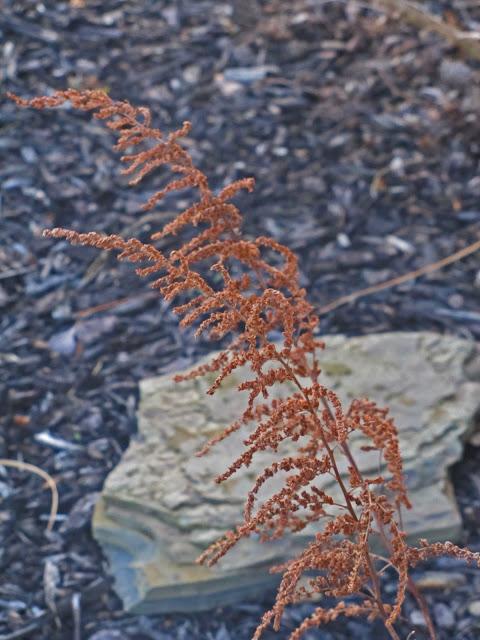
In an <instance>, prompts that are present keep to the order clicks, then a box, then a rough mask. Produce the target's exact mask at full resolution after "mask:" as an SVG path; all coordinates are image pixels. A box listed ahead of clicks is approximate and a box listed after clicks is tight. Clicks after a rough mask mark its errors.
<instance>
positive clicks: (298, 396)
mask: <svg viewBox="0 0 480 640" xmlns="http://www.w3.org/2000/svg"><path fill="white" fill-rule="evenodd" d="M11 97H12V98H13V99H14V100H15V101H16V102H17V104H19V105H21V106H31V107H35V108H37V109H44V108H47V107H57V106H60V105H62V104H64V103H65V102H66V101H70V103H71V104H72V106H73V107H75V108H77V109H80V110H83V111H93V112H94V115H95V117H96V118H98V119H101V120H104V121H105V122H106V125H107V126H108V127H109V128H110V129H112V130H113V131H114V132H115V133H116V134H117V135H118V142H117V144H116V147H115V148H116V149H117V150H119V151H122V152H124V154H125V155H123V157H122V161H123V162H124V163H125V165H126V167H125V169H124V170H123V173H124V174H126V175H129V176H131V179H130V183H131V184H133V185H135V184H138V183H139V182H140V181H141V180H142V179H143V178H144V177H145V176H146V175H148V174H150V173H151V172H152V171H153V170H155V169H158V168H160V167H164V166H165V165H166V166H168V167H169V168H170V170H171V171H172V172H173V173H174V174H175V178H174V179H173V180H171V181H170V182H168V183H167V184H166V185H165V186H164V187H163V188H162V189H161V190H160V191H158V192H156V193H155V194H154V195H153V196H151V197H150V198H149V200H148V201H147V203H146V204H145V205H144V209H152V208H153V207H155V206H156V205H157V204H158V203H159V202H160V200H161V199H162V198H163V197H164V196H165V195H166V194H167V193H170V192H172V191H177V190H181V189H186V188H190V189H191V188H193V189H195V190H196V191H197V192H198V194H199V199H198V200H197V202H195V203H194V204H193V205H191V206H190V207H188V208H187V209H186V210H184V211H183V212H181V213H180V214H179V215H178V216H177V217H176V218H175V219H174V220H173V221H171V222H170V223H168V224H167V225H166V226H165V227H164V228H163V229H162V230H161V231H158V232H156V233H154V234H153V235H152V236H151V240H152V242H151V243H144V242H141V241H140V240H137V239H135V238H129V239H123V238H122V237H120V236H118V235H109V236H105V235H102V234H99V233H96V232H88V233H79V232H77V231H73V230H68V229H59V228H56V229H51V230H48V231H46V232H45V235H46V236H47V237H52V238H66V239H67V240H69V241H70V242H72V243H79V244H83V245H88V246H94V247H98V248H100V249H107V250H112V249H113V250H116V251H118V252H119V256H118V258H119V259H120V260H126V261H129V262H133V263H136V264H138V267H137V273H138V274H139V275H140V276H151V275H152V274H154V275H155V280H154V281H153V282H152V284H151V286H152V287H153V288H154V289H158V290H159V292H160V294H161V295H162V296H163V297H164V298H165V299H166V300H168V301H172V300H174V299H176V300H177V301H178V304H177V306H176V308H175V311H176V313H177V314H178V315H179V316H180V317H181V320H180V324H181V325H182V326H190V325H195V326H196V327H197V334H198V335H200V334H202V333H207V334H208V335H209V336H210V337H211V338H213V339H225V338H226V337H229V339H230V343H229V344H228V345H227V346H226V347H225V348H224V349H223V351H221V353H220V355H219V356H217V357H216V358H215V359H213V360H212V361H211V362H210V364H208V365H206V366H201V367H198V368H197V369H196V370H194V371H193V372H192V373H190V374H189V376H191V377H195V376H201V375H203V374H205V373H207V372H210V373H211V372H213V373H215V380H214V382H213V384H212V385H211V387H210V389H209V391H208V393H210V394H213V393H214V392H215V391H216V390H217V389H218V388H219V387H220V385H221V384H222V381H223V380H224V379H225V378H227V377H228V376H229V374H230V373H231V372H232V371H234V370H235V369H236V368H237V367H240V366H242V365H248V366H249V367H250V370H251V373H252V375H251V379H249V380H248V381H246V382H244V383H242V384H241V385H240V386H239V392H242V391H245V392H246V396H247V402H246V408H245V410H244V412H243V414H242V415H241V416H239V418H238V420H236V421H235V422H234V423H232V424H231V425H229V426H227V427H226V428H225V430H224V432H223V434H222V435H221V436H219V437H217V438H215V439H214V440H212V441H211V442H210V443H208V444H207V445H206V447H205V448H204V450H203V452H200V455H201V454H202V453H204V452H205V451H206V450H208V449H209V448H210V447H211V446H212V445H214V444H215V442H217V441H218V440H220V439H223V438H225V437H227V436H228V435H229V434H230V433H232V432H233V431H236V430H238V429H239V428H240V427H242V426H243V427H246V428H249V429H250V435H249V436H248V437H247V438H246V439H245V449H244V451H243V452H242V453H241V454H240V455H239V456H238V458H237V459H236V460H234V461H233V462H232V464H231V465H230V467H229V468H228V469H227V470H226V471H225V472H224V473H223V474H221V475H220V476H219V477H218V478H217V479H216V481H217V482H224V481H226V480H227V479H228V478H230V477H231V476H232V475H233V474H234V473H236V472H237V471H239V470H240V469H241V468H242V467H245V466H248V465H249V464H250V462H251V460H252V458H253V456H255V455H256V454H257V453H258V452H259V451H265V450H273V451H274V452H276V451H278V448H279V446H280V445H281V443H282V441H283V440H285V439H292V440H293V441H295V442H298V453H297V454H296V455H294V456H289V457H283V458H282V457H281V456H279V459H278V461H276V462H275V463H273V464H272V465H270V466H269V467H268V468H266V469H265V470H264V471H263V472H262V474H261V475H260V476H259V477H258V478H257V481H256V483H255V485H254V487H253V488H252V489H251V490H250V492H249V494H248V496H246V503H245V509H244V518H243V521H242V522H241V523H240V524H239V525H238V526H237V527H236V529H235V530H233V531H229V532H228V533H227V534H226V535H225V536H224V537H223V538H222V539H221V540H219V541H218V542H216V543H214V544H213V545H212V546H211V547H209V548H208V549H207V550H206V551H205V552H204V553H203V554H202V556H201V557H200V558H199V562H203V563H207V564H209V565H211V564H214V563H216V562H217V561H218V560H220V559H221V558H222V557H223V556H224V555H225V554H226V553H227V552H228V550H229V549H231V548H232V547H233V546H234V545H235V544H236V543H237V542H238V541H239V540H241V539H242V538H244V537H247V536H250V535H252V534H256V535H258V536H259V537H260V538H261V539H262V540H264V541H265V540H271V539H275V538H278V537H280V536H282V535H284V534H285V533H286V532H287V531H295V532H296V531H301V530H303V529H305V527H306V526H307V525H309V524H310V523H312V522H314V523H316V524H317V526H318V532H317V533H316V535H315V537H314V539H313V540H312V542H311V543H310V544H309V545H308V546H307V548H306V549H305V550H304V551H303V552H302V553H301V554H300V555H299V557H297V558H294V559H292V560H291V561H289V562H287V563H286V564H285V565H283V566H281V567H277V568H276V571H280V572H282V574H283V576H282V580H281V584H280V587H279V590H278V593H277V598H276V602H275V604H274V606H273V608H272V609H271V610H270V611H268V612H267V613H266V614H265V615H264V617H263V619H262V621H261V623H260V625H259V626H258V628H257V630H256V632H255V634H254V638H255V639H258V638H260V636H261V635H262V632H263V631H264V630H265V629H266V628H267V627H268V626H269V625H270V624H273V626H274V628H275V629H278V628H279V626H280V621H281V618H282V614H283V611H284V609H285V607H286V606H287V605H289V604H291V603H295V602H297V601H299V600H300V599H303V598H305V596H309V595H312V594H324V595H325V596H330V597H334V598H336V599H337V604H336V605H335V606H333V607H332V608H327V607H324V606H319V607H318V608H317V609H316V610H315V612H314V613H313V615H312V616H310V617H309V618H307V619H306V620H304V621H303V622H302V623H301V624H300V626H299V627H298V628H297V629H296V630H295V631H293V633H292V634H291V636H290V638H291V640H297V639H298V638H300V637H301V636H302V634H303V633H304V632H305V631H307V630H308V629H310V628H312V627H317V626H319V625H321V624H324V623H328V622H330V621H332V620H335V619H336V618H337V617H339V616H358V615H362V616H367V618H369V619H371V620H373V619H375V618H379V619H381V620H383V622H384V624H385V626H386V628H387V630H388V632H389V634H390V636H391V637H392V638H394V639H397V638H399V635H398V633H397V631H396V630H395V623H396V621H397V620H398V617H399V616H400V613H401V609H402V604H403V602H404V599H405V594H406V591H407V590H410V592H411V593H412V595H413V596H414V597H415V598H416V599H417V602H418V605H419V606H420V608H421V610H422V612H423V613H424V616H425V619H426V621H427V625H428V629H429V633H430V637H431V638H435V631H434V628H433V624H432V622H431V619H430V617H429V615H428V612H427V610H426V607H425V605H424V602H423V599H422V598H421V596H420V595H419V593H418V592H417V590H416V589H415V585H414V584H413V582H412V580H411V577H410V575H409V572H410V569H411V567H414V566H415V565H416V564H417V563H419V562H421V561H424V560H426V559H427V558H429V557H434V556H437V555H441V554H450V555H453V556H456V557H458V558H462V559H464V560H465V561H466V562H468V563H473V562H475V563H477V564H479V565H480V554H478V553H477V554H476V553H473V552H470V551H468V550H465V549H461V548H459V547H457V546H455V545H453V544H452V543H449V542H446V543H442V544H440V543H435V544H429V543H428V542H426V541H423V542H422V543H421V546H420V547H418V548H417V547H409V546H408V545H407V542H406V539H405V533H404V532H403V531H402V527H401V524H400V523H401V509H402V508H406V509H408V508H409V507H410V503H409V500H408V496H407V492H406V489H405V484H404V479H403V472H402V459H401V455H400V450H399V445H398V438H397V431H396V428H395V425H394V424H393V421H392V420H391V418H389V416H388V410H387V409H382V408H379V407H377V406H376V405H375V404H374V403H372V402H369V401H367V400H361V399H356V400H353V402H352V403H351V405H350V406H349V407H347V408H345V407H343V406H342V405H341V402H340V400H339V398H338V397H337V395H336V394H335V393H334V392H333V391H332V390H330V389H327V388H325V387H324V386H323V385H322V384H321V382H320V374H321V369H320V365H319V362H318V360H317V357H316V350H317V348H319V347H322V346H323V344H322V343H321V341H319V340H318V339H317V337H316V332H317V327H318V319H317V316H316V315H315V313H314V311H313V308H312V306H311V305H310V304H309V302H308V301H307V299H306V292H305V290H304V289H303V288H302V287H301V286H300V284H299V275H298V270H297V261H296V258H295V256H294V255H293V254H292V252H291V251H290V250H289V249H288V248H287V247H285V246H283V245H281V244H279V243H278V242H276V241H274V240H273V239H271V238H267V237H259V238H255V239H253V240H248V239H245V238H244V237H242V235H241V223H242V216H241V214H240V212H239V210H238V209H237V207H236V206H235V205H233V204H232V203H231V199H232V198H233V196H235V194H236V193H237V192H238V191H239V190H240V189H247V190H248V191H250V190H251V189H252V188H253V180H251V179H243V180H239V181H237V182H233V183H232V184H230V185H228V186H226V187H225V188H223V189H222V190H221V191H220V192H219V193H218V194H215V193H214V192H213V191H212V190H211V189H210V187H209V183H208V180H207V178H206V176H205V175H204V174H203V173H202V172H201V171H200V170H199V169H197V168H196V167H195V166H194V164H193V161H192V158H191V156H190V155H189V153H188V152H187V151H186V150H185V149H184V148H183V147H182V146H181V145H180V142H179V141H180V139H181V138H182V137H184V136H186V135H187V134H188V133H189V131H190V125H189V123H188V122H186V123H184V124H183V126H182V127H181V128H180V129H178V130H177V131H174V132H173V133H170V134H169V135H167V136H165V135H164V134H163V133H162V132H161V131H160V130H159V129H156V128H153V127H152V126H151V114H150V111H149V110H148V109H146V108H142V107H133V106H132V105H131V104H129V103H128V102H125V101H115V100H113V99H111V98H110V97H109V96H108V95H106V94H105V93H103V92H101V91H98V90H90V91H83V92H81V91H76V90H73V89H70V90H67V91H58V92H56V93H54V94H53V95H52V96H50V97H40V98H33V99H31V100H23V99H21V98H18V97H17V96H11ZM135 148H137V149H138V150H137V151H136V152H135V151H134V150H135ZM187 230H188V233H189V235H188V239H187V240H185V241H184V242H183V243H182V241H181V240H180V241H179V242H178V243H177V247H176V248H175V249H174V250H172V251H170V253H168V254H167V253H164V252H162V251H161V250H160V249H159V248H157V246H156V244H155V243H156V242H158V241H160V240H162V239H164V238H165V237H166V236H177V235H179V234H180V233H181V232H183V231H187ZM279 333H281V335H282V338H283V339H282V340H281V341H279V340H278V336H279ZM287 381H288V382H290V384H292V385H293V387H294V389H295V390H294V392H293V393H292V394H291V395H290V396H289V397H287V398H284V399H282V400H277V399H272V398H271V395H270V391H271V389H272V387H273V386H274V385H278V384H282V383H285V382H287ZM354 431H361V432H362V433H363V434H364V435H365V436H366V437H367V438H368V439H369V441H370V445H369V447H370V448H371V449H374V450H377V451H378V452H379V454H380V456H381V457H382V458H383V460H384V463H385V464H384V467H385V471H384V474H383V475H378V476H374V477H365V476H363V475H362V474H361V473H360V471H359V469H358V467H357V465H356V463H355V458H354V455H353V453H352V451H351V449H350V445H349V438H350V435H351V434H352V433H353V432H354ZM340 459H344V460H345V461H346V462H347V465H348V478H347V479H345V478H344V477H343V476H342V474H341V473H340V466H339V461H340ZM279 473H281V474H282V477H284V478H285V482H284V485H283V487H282V488H281V489H280V490H279V491H277V492H275V493H273V495H271V496H270V497H269V498H268V499H265V500H263V501H259V499H258V493H259V490H260V488H261V487H262V486H263V485H264V484H265V483H267V482H268V481H269V479H270V478H272V477H273V476H275V475H276V474H279ZM322 474H329V475H331V476H333V477H334V478H335V480H336V482H337V484H338V487H339V489H340V493H341V499H338V498H337V499H336V500H335V499H334V498H333V496H331V495H329V494H327V493H325V492H324V491H322V490H320V489H319V488H318V487H317V486H316V482H315V481H316V479H317V478H318V477H319V476H320V475H322ZM372 536H380V538H381V539H382V540H383V544H384V547H385V551H384V554H385V555H383V556H378V555H376V554H374V553H373V552H372V550H371V546H370V541H371V538H372ZM387 568H389V569H390V570H392V571H395V572H396V574H397V576H398V581H397V590H396V594H395V596H394V598H393V600H392V601H390V600H389V599H388V598H385V595H384V593H383V592H382V585H381V573H382V572H383V571H385V570H386V569H387ZM312 572H313V577H311V575H312ZM305 573H307V574H308V581H307V585H308V586H307V587H305V586H304V585H303V584H302V583H301V582H300V579H301V578H302V577H303V576H304V575H305ZM352 596H355V599H353V600H352Z"/></svg>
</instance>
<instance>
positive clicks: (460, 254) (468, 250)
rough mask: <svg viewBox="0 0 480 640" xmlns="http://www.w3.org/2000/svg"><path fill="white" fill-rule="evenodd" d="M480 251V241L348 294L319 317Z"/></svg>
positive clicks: (332, 303)
mask: <svg viewBox="0 0 480 640" xmlns="http://www.w3.org/2000/svg"><path fill="white" fill-rule="evenodd" d="M479 249H480V240H477V241H476V242H473V243H472V244H469V245H468V246H467V247H465V248H464V249H460V251H456V252H455V253H452V254H451V255H449V256H447V257H446V258H442V260H438V261H437V262H432V263H430V264H427V265H425V266H424V267H420V269H415V271H409V272H408V273H405V274H404V275H403V276H397V277H396V278H391V279H390V280H385V282H381V283H380V284H375V285H372V286H371V287H366V288H365V289H359V291H354V292H353V293H348V294H347V295H345V296H341V297H340V298H337V299H336V300H333V301H332V302H329V303H328V304H326V305H325V306H323V307H320V308H319V309H318V310H317V313H318V314H319V315H324V314H325V313H329V312H330V311H333V310H334V309H338V307H341V306H342V305H344V304H347V303H349V302H354V301H355V300H358V298H364V297H365V296H369V295H370V294H372V293H377V291H383V290H384V289H389V288H391V287H396V286H397V285H399V284H403V283H404V282H408V281H409V280H414V279H415V278H418V277H419V276H424V275H425V274H427V273H433V272H434V271H438V270H439V269H442V268H443V267H446V266H447V265H449V264H452V263H453V262H457V261H458V260H461V259H462V258H466V257H467V256H469V255H470V254H472V253H475V251H478V250H479Z"/></svg>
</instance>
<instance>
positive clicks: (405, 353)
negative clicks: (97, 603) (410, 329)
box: [93, 333, 480, 613]
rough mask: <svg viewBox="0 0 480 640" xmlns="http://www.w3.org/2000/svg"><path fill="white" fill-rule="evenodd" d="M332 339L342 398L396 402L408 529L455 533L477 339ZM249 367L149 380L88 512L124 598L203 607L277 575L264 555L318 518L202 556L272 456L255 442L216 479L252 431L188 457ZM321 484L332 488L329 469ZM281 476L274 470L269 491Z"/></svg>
mask: <svg viewBox="0 0 480 640" xmlns="http://www.w3.org/2000/svg"><path fill="white" fill-rule="evenodd" d="M325 342H326V344H327V348H326V349H325V350H324V351H322V352H321V354H320V363H321V366H322V371H323V377H322V381H323V383H324V384H326V385H327V386H329V387H330V388H332V389H334V390H335V391H336V392H337V393H338V394H339V396H340V398H341V399H342V401H344V402H345V403H348V402H349V400H351V399H352V398H355V397H368V398H369V399H371V400H374V401H376V402H377V403H378V404H379V405H380V406H388V407H390V413H391V415H392V416H393V417H394V419H395V422H396V424H397V426H398V429H399V434H400V441H401V448H402V454H403V458H404V464H405V472H406V479H407V484H408V487H409V490H410V497H411V500H412V502H413V504H414V508H413V509H412V510H411V511H407V512H405V513H404V523H405V528H406V530H407V533H408V535H409V537H410V539H411V540H412V541H415V540H417V539H418V538H420V537H425V538H428V539H430V540H431V541H435V540H445V539H449V540H455V539H456V538H458V536H459V534H460V531H461V521H460V516H459V512H458V509H457V506H456V504H455V500H454V497H453V491H452V488H451V485H450V482H449V478H448V469H449V467H450V466H451V465H452V464H454V463H455V462H456V461H458V460H459V459H460V458H461V456H462V451H463V443H464V441H465V440H466V438H467V437H468V436H469V435H471V432H472V429H473V416H474V414H475V412H476V411H477V410H478V409H479V407H480V376H479V375H478V366H476V364H475V363H476V362H478V351H477V350H476V346H475V344H474V343H472V342H469V341H467V340H461V339H458V338H455V337H451V336H440V335H436V334H434V333H385V334H379V335H370V336H364V337H358V338H346V337H343V336H329V337H328V336H327V337H326V338H325ZM472 362H473V363H474V365H473V366H472ZM472 372H473V373H472ZM475 372H477V373H475ZM246 375H247V372H246V371H242V370H239V371H238V372H236V373H235V374H234V375H233V376H232V377H231V378H229V379H228V380H227V381H226V383H225V384H224V385H223V386H222V388H221V389H220V390H219V391H218V392H217V394H215V395H214V396H213V397H210V396H207V395H206V394H205V391H206V389H207V386H208V383H209V381H208V380H206V379H196V380H192V381H188V382H182V383H180V384H175V383H173V382H172V379H171V376H170V375H167V376H160V377H157V378H152V379H147V380H143V381H142V382H141V384H140V406H139V411H138V420H139V435H138V437H137V438H136V439H135V440H134V441H132V443H131V444H130V446H129V448H128V449H127V451H126V452H125V454H124V456H123V458H122V460H121V462H120V463H119V465H118V466H117V467H116V468H115V469H114V470H113V471H112V472H111V473H110V475H109V476H108V478H107V480H106V483H105V487H104V489H103V493H102V496H101V498H100V500H99V502H98V503H97V506H96V510H95V515H94V521H93V531H94V535H95V537H96V539H97V540H98V541H99V543H100V544H101V546H102V547H103V550H104V551H105V553H106V555H107V557H108V558H109V560H110V567H111V571H112V573H113V576H114V578H115V585H116V590H117V592H118V594H119V595H120V597H121V598H122V600H123V603H124V605H125V607H126V609H127V610H129V611H132V612H135V613H165V612H174V611H195V610H197V611H198V610H205V609H210V608H213V607H215V606H219V605H226V604H229V603H233V602H237V601H240V600H242V599H245V598H247V597H248V598H252V597H255V595H256V594H257V593H258V594H260V593H262V591H263V590H264V589H265V587H267V586H270V585H273V584H274V583H275V582H276V581H277V580H278V577H276V576H271V575H269V573H268V567H269V566H271V565H272V564H276V563H278V562H279V561H281V560H283V559H285V558H286V557H288V556H290V555H292V554H294V553H296V552H298V551H300V550H301V549H302V548H303V547H304V545H305V542H306V538H307V537H308V536H309V535H311V534H312V533H313V532H314V531H315V530H316V527H318V526H319V525H318V524H316V525H312V526H311V527H310V530H309V531H305V532H302V534H301V535H300V534H298V535H291V536H289V537H288V538H286V539H284V540H281V541H276V542H275V543H266V544H261V543H260V542H259V541H258V540H255V539H254V538H251V539H249V540H243V541H242V542H241V543H240V544H239V545H238V546H237V547H236V548H235V549H233V550H232V551H231V552H230V553H229V554H227V556H226V557H225V558H224V559H222V561H221V562H220V563H219V564H218V565H217V566H215V567H212V568H208V567H203V566H198V565H196V564H195V558H197V557H198V555H199V554H200V553H201V552H202V551H203V550H204V549H205V548H206V546H208V545H209V544H210V543H211V542H213V541H214V540H216V539H217V538H219V537H220V536H221V535H222V534H223V533H224V532H225V531H226V530H227V529H231V528H233V527H234V526H235V525H236V524H237V523H238V522H240V520H241V517H242V506H243V502H244V499H245V497H246V494H247V492H248V490H249V489H250V488H251V486H252V484H253V482H254V479H255V477H256V475H257V473H258V472H259V470H260V469H262V468H263V467H264V466H265V465H267V464H269V462H270V461H271V460H272V459H273V458H272V455H271V454H269V453H261V454H259V455H258V457H257V459H256V460H255V459H254V462H253V463H252V465H251V466H250V467H249V468H248V469H242V470H240V471H239V472H238V473H237V474H236V475H235V476H234V477H233V478H232V479H230V480H229V481H227V482H225V483H223V484H221V485H217V484H215V483H214V482H213V478H214V477H215V476H216V475H217V474H219V473H221V472H223V471H224V470H225V469H226V468H227V467H228V465H229V463H230V462H231V461H232V460H233V459H234V458H235V457H236V456H237V455H238V454H239V452H240V451H241V450H242V448H243V445H242V440H243V439H244V437H245V434H246V431H240V432H239V433H237V434H234V435H233V436H231V437H230V438H228V439H227V440H225V441H224V442H222V443H220V444H219V445H218V446H216V447H214V448H213V450H212V451H211V452H210V453H209V454H208V455H207V456H206V457H204V458H196V457H195V456H194V453H195V452H196V451H198V450H199V449H200V448H201V447H202V444H203V443H204V442H205V441H206V440H208V439H209V438H211V437H212V435H214V434H215V433H217V432H219V431H221V430H222V429H223V427H224V426H225V425H227V424H229V423H230V422H231V421H232V420H233V419H235V418H237V417H238V416H239V415H240V414H241V412H242V409H243V407H244V404H245V401H246V398H245V394H244V393H239V392H238V391H237V390H236V387H237V385H238V384H239V382H240V381H241V380H242V379H244V378H245V376H246ZM276 393H278V395H284V393H285V389H284V390H283V392H282V391H281V390H280V389H279V390H277V391H276ZM363 443H364V441H363V440H362V439H361V436H356V437H355V439H354V440H353V441H352V450H353V452H354V455H355V457H356V459H357V461H358V462H359V466H360V468H361V469H362V470H363V471H365V472H367V473H369V472H370V473H372V474H373V475H376V474H377V473H378V453H375V452H362V451H360V446H361V445H362V444H363ZM294 446H295V445H293V444H292V443H289V444H288V445H287V446H286V447H285V448H284V449H283V450H282V451H281V452H280V453H287V452H288V451H289V450H290V451H293V450H295V449H294ZM277 481H278V480H277ZM317 484H318V486H323V487H328V489H329V490H330V491H334V490H335V489H334V488H332V486H331V480H330V479H329V478H326V479H325V480H324V481H323V484H322V483H321V482H318V483H317ZM276 487H278V485H277V484H276V483H275V482H274V481H272V482H271V483H270V485H269V486H268V490H267V489H265V493H264V494H263V496H262V497H267V496H268V495H269V494H270V493H272V492H273V491H274V490H275V489H276Z"/></svg>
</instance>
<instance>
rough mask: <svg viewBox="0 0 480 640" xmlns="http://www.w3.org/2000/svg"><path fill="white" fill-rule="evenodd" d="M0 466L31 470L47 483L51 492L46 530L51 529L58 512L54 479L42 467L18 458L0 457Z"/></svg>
mask: <svg viewBox="0 0 480 640" xmlns="http://www.w3.org/2000/svg"><path fill="white" fill-rule="evenodd" d="M0 466H2V467H14V468H15V469H20V470H21V471H31V472H32V473H35V474H36V475H37V476H40V477H41V478H43V479H44V480H45V482H46V483H47V485H48V487H49V489H50V491H51V492H52V504H51V506H50V516H49V518H48V524H47V531H51V530H52V529H53V525H54V524H55V518H56V517H57V513H58V490H57V485H56V484H55V480H54V479H53V478H52V476H51V475H49V474H48V473H47V472H46V471H44V470H43V469H40V468H39V467H36V466H35V465H34V464H29V463H28V462H21V461H20V460H7V459H5V458H0Z"/></svg>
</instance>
